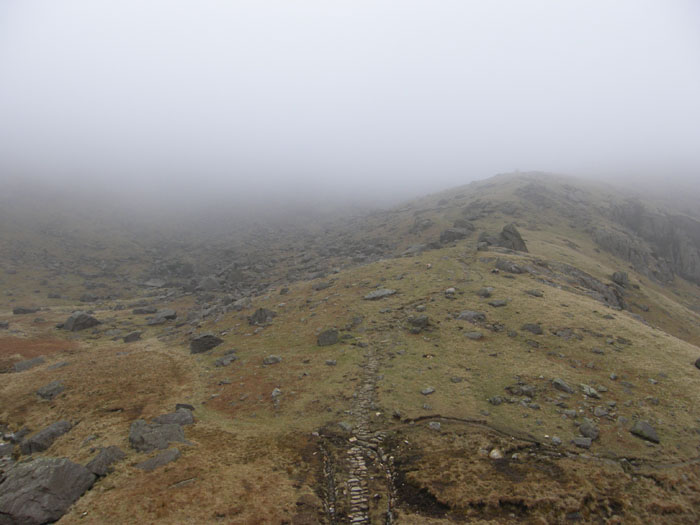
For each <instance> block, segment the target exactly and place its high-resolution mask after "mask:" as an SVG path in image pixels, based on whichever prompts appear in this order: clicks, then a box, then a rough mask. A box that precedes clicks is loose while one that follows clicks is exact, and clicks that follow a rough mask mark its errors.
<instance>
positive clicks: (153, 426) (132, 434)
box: [129, 419, 185, 452]
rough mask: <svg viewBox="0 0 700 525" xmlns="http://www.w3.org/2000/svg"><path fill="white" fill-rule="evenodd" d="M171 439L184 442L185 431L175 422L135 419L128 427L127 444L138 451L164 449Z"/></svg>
mask: <svg viewBox="0 0 700 525" xmlns="http://www.w3.org/2000/svg"><path fill="white" fill-rule="evenodd" d="M173 441H177V442H180V443H184V442H185V432H184V431H183V430H182V427H181V426H180V425H178V424H175V423H166V424H161V423H147V422H146V421H145V420H143V419H137V420H136V421H134V422H133V423H132V424H131V428H130V429H129V444H130V445H131V447H132V448H134V449H136V450H138V451H139V452H151V451H153V450H164V449H166V448H168V446H169V445H170V443H171V442H173Z"/></svg>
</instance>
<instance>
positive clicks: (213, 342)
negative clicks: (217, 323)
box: [190, 332, 224, 354]
mask: <svg viewBox="0 0 700 525" xmlns="http://www.w3.org/2000/svg"><path fill="white" fill-rule="evenodd" d="M223 342H224V340H223V339H221V338H220V337H217V336H215V335H214V334H213V333H211V332H205V333H202V334H199V335H196V336H195V337H193V338H192V340H191V341H190V353H191V354H201V353H203V352H207V351H209V350H211V349H212V348H214V347H217V346H219V345H220V344H221V343H223Z"/></svg>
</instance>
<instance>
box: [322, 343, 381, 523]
mask: <svg viewBox="0 0 700 525" xmlns="http://www.w3.org/2000/svg"><path fill="white" fill-rule="evenodd" d="M380 357H381V354H380V353H379V352H378V350H377V348H376V347H375V346H371V347H368V348H367V349H366V352H365V354H364V361H363V364H362V365H361V366H362V376H361V380H360V383H359V386H358V388H357V391H356V392H355V395H354V399H353V406H352V409H351V411H350V413H351V415H352V431H351V436H350V437H349V438H345V439H344V440H343V441H342V442H341V441H338V440H336V443H335V445H328V446H326V445H324V446H325V447H326V458H327V460H326V461H327V462H328V463H329V466H328V467H327V468H326V469H325V476H326V482H325V486H326V487H331V486H332V487H334V490H333V492H334V494H332V495H331V494H329V493H330V492H331V491H330V490H328V489H327V488H326V490H325V492H326V494H328V496H329V497H327V501H326V502H325V506H326V509H327V515H328V520H329V522H330V523H350V524H368V523H394V501H395V490H394V486H393V479H394V475H393V457H391V456H390V455H389V454H387V453H386V451H385V450H384V446H383V444H384V441H385V439H386V436H387V433H386V432H385V431H383V430H381V429H376V428H373V425H372V418H373V416H374V414H375V412H376V411H377V407H376V389H377V381H378V379H379V374H378V370H379V365H380ZM329 477H330V479H329Z"/></svg>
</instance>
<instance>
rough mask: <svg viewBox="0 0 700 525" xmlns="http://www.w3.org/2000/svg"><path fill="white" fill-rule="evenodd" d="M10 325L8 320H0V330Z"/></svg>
mask: <svg viewBox="0 0 700 525" xmlns="http://www.w3.org/2000/svg"><path fill="white" fill-rule="evenodd" d="M9 327H10V323H9V322H7V321H0V330H7V329H8V328H9Z"/></svg>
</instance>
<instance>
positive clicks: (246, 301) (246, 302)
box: [231, 291, 281, 312]
mask: <svg viewBox="0 0 700 525" xmlns="http://www.w3.org/2000/svg"><path fill="white" fill-rule="evenodd" d="M280 293H281V291H280ZM251 306H253V301H251V300H250V297H243V298H241V299H238V300H237V301H234V302H233V304H232V305H231V310H235V311H237V312H239V311H241V310H247V309H248V308H250V307H251Z"/></svg>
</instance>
